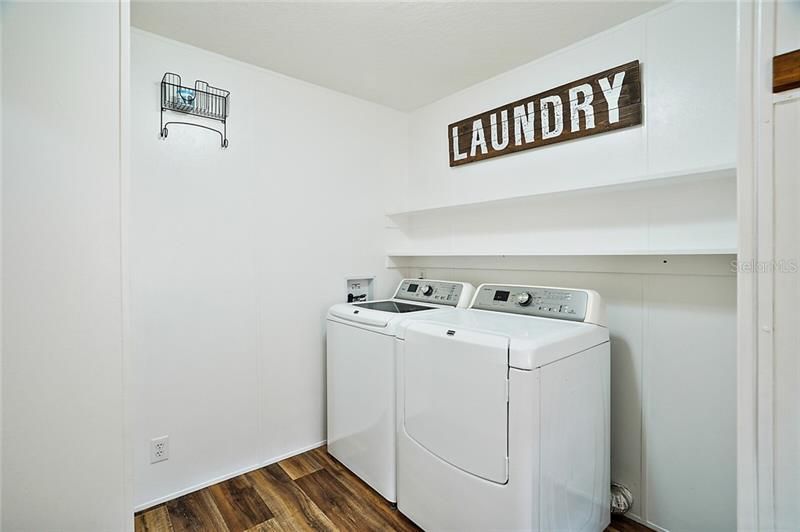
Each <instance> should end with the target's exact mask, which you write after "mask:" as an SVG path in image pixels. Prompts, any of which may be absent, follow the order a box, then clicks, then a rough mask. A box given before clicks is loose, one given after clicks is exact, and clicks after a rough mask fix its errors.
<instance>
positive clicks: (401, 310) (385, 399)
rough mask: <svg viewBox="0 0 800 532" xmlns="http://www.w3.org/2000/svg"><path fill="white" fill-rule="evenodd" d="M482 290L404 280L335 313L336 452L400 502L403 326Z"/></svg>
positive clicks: (331, 439) (331, 324)
mask: <svg viewBox="0 0 800 532" xmlns="http://www.w3.org/2000/svg"><path fill="white" fill-rule="evenodd" d="M474 291H475V287H474V286H472V285H471V284H468V283H455V282H450V281H434V280H427V279H425V280H421V279H404V280H403V281H401V282H400V284H399V285H398V287H397V290H396V291H395V294H394V296H393V297H392V298H391V299H386V300H380V301H368V302H365V303H342V304H338V305H334V306H332V307H331V308H330V310H329V311H328V318H327V357H328V360H327V400H328V401H327V414H328V452H330V453H331V454H332V455H333V456H335V457H336V458H337V459H338V460H339V461H340V462H342V463H343V464H344V465H345V466H347V468H348V469H350V470H351V471H352V472H353V473H355V474H356V475H358V476H359V477H361V479H362V480H364V481H365V482H366V483H367V484H369V485H370V486H372V488H374V489H375V491H377V492H378V493H380V494H381V495H382V496H383V497H385V498H386V499H388V500H389V501H391V502H395V501H396V500H397V497H396V466H395V464H396V425H397V420H396V412H397V407H396V403H395V401H396V390H395V385H396V382H397V379H396V374H395V369H396V361H395V354H394V349H395V343H394V334H395V330H396V328H397V325H398V324H399V323H400V322H401V321H402V320H403V319H404V318H405V317H407V316H409V315H412V314H413V315H419V314H426V315H428V314H435V313H437V312H444V311H446V309H452V308H455V307H466V306H467V305H468V304H469V303H470V301H471V299H472V295H473V293H474Z"/></svg>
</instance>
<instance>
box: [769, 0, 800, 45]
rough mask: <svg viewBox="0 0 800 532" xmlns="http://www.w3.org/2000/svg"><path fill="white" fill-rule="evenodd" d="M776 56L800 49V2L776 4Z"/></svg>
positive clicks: (791, 0) (790, 1)
mask: <svg viewBox="0 0 800 532" xmlns="http://www.w3.org/2000/svg"><path fill="white" fill-rule="evenodd" d="M775 24H776V27H775V55H780V54H785V53H787V52H793V51H795V50H798V49H800V0H779V1H777V2H775Z"/></svg>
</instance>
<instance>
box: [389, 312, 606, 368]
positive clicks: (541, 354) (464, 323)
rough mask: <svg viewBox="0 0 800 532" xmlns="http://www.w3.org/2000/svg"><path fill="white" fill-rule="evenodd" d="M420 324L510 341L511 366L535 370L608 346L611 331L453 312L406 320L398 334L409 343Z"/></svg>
mask: <svg viewBox="0 0 800 532" xmlns="http://www.w3.org/2000/svg"><path fill="white" fill-rule="evenodd" d="M417 321H428V322H430V323H437V324H441V325H443V326H446V327H447V328H448V330H454V331H456V333H458V331H459V330H469V331H479V332H484V333H490V334H499V335H503V336H507V337H508V338H509V357H508V364H509V366H511V367H512V368H516V369H523V370H532V369H536V368H540V367H542V366H546V365H547V364H551V363H553V362H555V361H557V360H561V359H562V358H565V357H568V356H570V355H574V354H575V353H580V352H581V351H585V350H586V349H589V348H592V347H594V346H596V345H600V344H602V343H605V342H608V339H609V337H608V329H607V328H605V327H600V326H599V325H593V324H590V323H580V322H571V321H564V320H557V319H551V318H540V317H536V316H521V315H517V314H505V313H500V312H492V311H487V310H478V309H453V310H445V311H441V312H437V313H436V314H431V315H427V316H426V313H420V314H419V315H417V316H414V315H411V316H410V317H409V318H407V319H406V320H404V321H403V322H402V323H401V324H400V325H399V327H398V330H397V331H396V335H397V338H400V339H405V338H406V332H407V329H408V327H409V326H410V325H411V324H412V323H415V322H417Z"/></svg>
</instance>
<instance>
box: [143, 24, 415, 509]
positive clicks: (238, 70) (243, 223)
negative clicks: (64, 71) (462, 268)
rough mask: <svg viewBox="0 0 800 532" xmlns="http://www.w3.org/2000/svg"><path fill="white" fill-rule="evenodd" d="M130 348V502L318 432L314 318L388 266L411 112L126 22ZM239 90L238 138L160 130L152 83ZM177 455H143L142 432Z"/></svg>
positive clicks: (240, 465) (200, 481) (385, 278)
mask: <svg viewBox="0 0 800 532" xmlns="http://www.w3.org/2000/svg"><path fill="white" fill-rule="evenodd" d="M131 46H132V64H133V66H132V94H133V110H132V115H133V130H132V135H131V136H132V150H133V151H132V159H133V170H132V178H131V199H130V205H131V241H130V260H131V263H130V270H131V336H132V339H133V344H132V346H131V349H132V353H131V356H132V358H133V365H134V381H135V384H134V386H135V392H134V395H135V397H134V405H135V406H134V408H135V429H134V455H135V462H134V471H135V499H136V505H137V506H139V507H142V506H145V505H150V504H152V503H154V502H157V501H160V500H163V499H165V498H172V497H173V496H175V495H176V494H178V493H182V492H184V491H186V490H189V489H192V488H194V487H197V486H200V485H204V484H206V483H209V482H211V481H213V480H214V479H217V478H220V477H225V476H230V475H233V474H235V473H237V472H239V471H242V470H246V469H249V468H253V467H256V466H259V465H261V464H264V463H265V462H269V461H274V460H275V459H277V458H279V457H281V456H284V455H287V454H290V453H295V452H297V451H298V450H302V449H305V448H308V447H310V446H314V445H316V444H318V443H319V442H321V441H323V440H324V439H325V422H324V412H325V403H324V398H325V388H324V371H325V363H324V316H325V313H326V311H327V308H328V307H329V306H330V305H331V304H332V303H334V302H337V301H341V300H343V298H344V297H345V290H344V288H345V278H346V276H348V275H352V274H356V275H364V274H374V275H376V276H377V279H376V282H377V287H376V288H377V290H376V295H379V296H380V295H388V294H389V292H390V291H391V290H392V289H393V288H394V285H395V284H396V282H397V280H398V274H397V273H396V272H393V271H388V272H387V271H386V270H385V268H384V260H385V259H384V252H383V245H382V226H383V217H382V211H383V203H384V202H385V196H386V193H387V191H388V189H389V186H390V185H391V184H392V183H393V182H396V181H398V180H403V179H405V161H406V138H405V133H406V127H405V125H404V124H405V121H406V117H405V116H404V115H403V114H401V113H399V112H396V111H392V110H389V109H387V108H383V107H380V106H377V105H374V104H370V103H366V102H364V101H361V100H357V99H355V98H352V97H349V96H345V95H342V94H339V93H336V92H333V91H330V90H327V89H323V88H320V87H317V86H314V85H310V84H307V83H304V82H300V81H297V80H293V79H290V78H287V77H285V76H282V75H278V74H275V73H272V72H269V71H266V70H263V69H259V68H256V67H253V66H249V65H247V64H244V63H240V62H237V61H234V60H231V59H227V58H224V57H221V56H218V55H215V54H212V53H210V52H206V51H203V50H200V49H197V48H193V47H190V46H188V45H184V44H180V43H177V42H174V41H169V40H166V39H164V38H161V37H157V36H154V35H151V34H148V33H145V32H141V31H138V30H134V32H133V37H132V45H131ZM165 71H172V72H176V73H179V74H180V75H181V76H182V77H183V80H184V83H193V80H195V79H197V78H200V79H204V80H207V81H208V82H209V83H211V84H212V85H217V86H220V87H223V88H225V89H228V90H230V91H231V114H230V119H229V128H228V131H229V139H230V147H229V148H228V149H227V150H221V149H220V147H219V139H218V138H217V137H215V136H214V135H213V134H212V133H209V132H206V131H203V130H199V129H196V128H187V127H183V128H181V127H180V126H175V127H171V128H170V132H169V137H168V139H167V140H166V141H162V140H160V139H159V137H158V127H159V82H160V80H161V77H162V75H163V74H164V72H165ZM162 435H169V437H170V446H171V448H170V459H169V460H168V461H166V462H162V463H158V464H154V465H151V464H150V463H149V442H150V439H151V438H154V437H157V436H162Z"/></svg>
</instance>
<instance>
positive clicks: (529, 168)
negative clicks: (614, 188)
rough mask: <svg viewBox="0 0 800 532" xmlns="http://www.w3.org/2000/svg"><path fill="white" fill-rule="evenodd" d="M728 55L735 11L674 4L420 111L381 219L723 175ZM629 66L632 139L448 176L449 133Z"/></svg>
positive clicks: (728, 149) (728, 119)
mask: <svg viewBox="0 0 800 532" xmlns="http://www.w3.org/2000/svg"><path fill="white" fill-rule="evenodd" d="M523 42H524V41H521V44H522V43H523ZM735 49H736V12H735V3H734V2H722V3H675V4H671V5H669V6H667V7H665V8H662V9H658V10H654V11H651V12H649V13H647V14H645V15H643V16H640V17H637V18H635V19H633V20H631V21H629V22H627V23H625V24H622V25H620V26H618V27H616V28H613V29H611V30H608V31H606V32H603V33H600V34H598V35H596V36H594V37H591V38H589V39H586V40H584V41H581V42H579V43H577V44H575V45H573V46H570V47H568V48H565V49H563V50H561V51H559V52H556V53H553V54H551V55H548V56H546V57H544V58H542V59H539V60H537V61H534V62H532V63H529V64H527V65H523V66H521V67H519V68H517V69H514V70H511V71H509V72H506V73H504V74H501V75H499V76H497V77H495V78H492V79H489V80H487V81H484V82H481V83H478V84H477V85H474V86H472V87H470V88H467V89H465V90H463V91H461V92H458V93H456V94H454V95H452V96H448V97H446V98H443V99H442V100H439V101H438V102H435V103H433V104H431V105H428V106H426V107H423V108H421V109H419V110H417V111H415V112H413V113H412V114H411V126H410V136H411V144H410V150H411V153H412V157H411V158H410V167H409V185H410V186H409V191H408V194H407V195H406V196H405V197H403V198H399V199H398V200H396V201H393V202H392V203H390V204H389V211H390V212H394V211H397V210H412V209H422V208H430V207H436V206H441V205H453V204H462V203H468V202H474V201H486V200H489V199H498V198H509V197H518V196H524V195H528V194H539V193H544V192H552V191H559V190H571V189H576V188H585V187H588V186H597V185H604V184H609V183H620V182H626V181H635V180H642V179H648V178H653V177H659V176H663V175H670V174H675V173H679V174H680V173H688V172H690V171H697V170H700V169H707V168H709V167H720V166H727V167H732V166H734V164H735V159H736V156H735V130H736V122H735V113H732V112H731V110H732V109H735V105H736V102H735ZM636 59H638V60H640V61H641V63H642V83H643V95H642V96H643V102H644V108H645V112H644V123H643V125H642V126H641V127H633V128H629V129H625V130H621V131H616V132H613V133H608V134H603V135H595V136H592V137H590V138H586V139H580V140H575V141H571V142H562V143H559V144H556V145H551V146H548V147H545V148H537V149H532V150H527V151H525V152H520V153H517V154H513V155H507V156H504V157H498V158H495V159H492V160H486V161H482V162H477V163H472V164H467V165H463V166H460V167H457V168H450V167H449V166H448V145H447V142H448V136H447V124H450V123H453V122H455V121H457V120H460V119H463V118H464V117H468V116H472V115H474V114H475V113H479V112H482V111H485V110H487V109H492V108H494V107H496V106H498V105H502V104H505V103H508V102H510V101H514V100H517V99H519V98H523V97H526V96H530V95H531V94H536V93H538V92H541V91H544V90H547V89H550V88H553V87H556V86H559V85H561V84H563V83H568V82H570V81H572V80H576V79H580V78H582V77H584V76H587V75H591V74H594V73H596V72H600V71H602V70H605V69H608V68H611V67H614V66H617V65H620V64H622V63H626V62H628V61H632V60H636ZM487 182H491V187H487V186H486V184H487Z"/></svg>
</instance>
